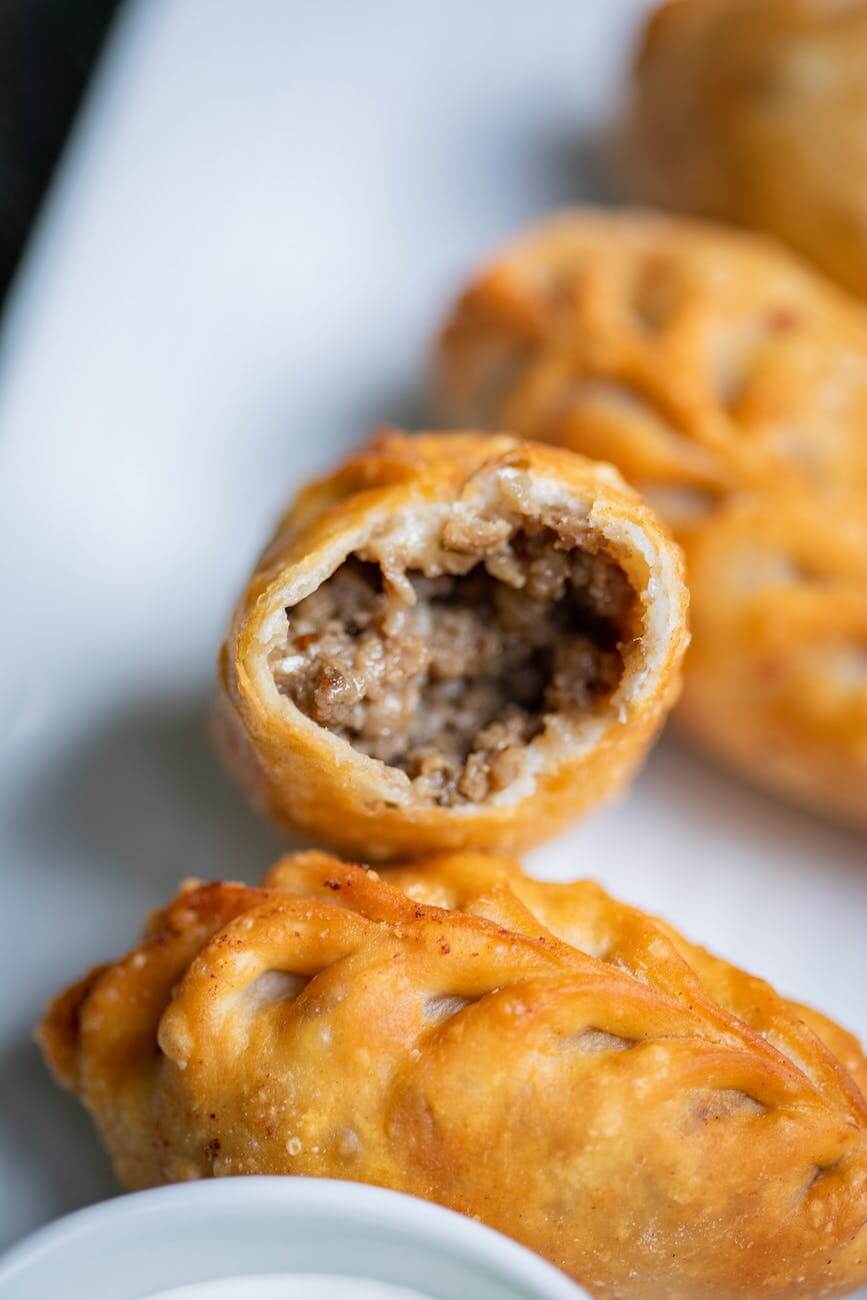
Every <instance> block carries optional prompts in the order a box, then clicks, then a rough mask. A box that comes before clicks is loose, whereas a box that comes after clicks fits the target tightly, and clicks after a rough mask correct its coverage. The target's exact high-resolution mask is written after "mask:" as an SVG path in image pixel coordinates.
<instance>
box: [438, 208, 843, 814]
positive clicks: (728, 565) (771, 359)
mask: <svg viewBox="0 0 867 1300" xmlns="http://www.w3.org/2000/svg"><path fill="white" fill-rule="evenodd" d="M436 374H437V396H438V399H439V402H440V405H441V407H442V408H443V414H444V415H445V416H446V418H450V419H453V420H455V421H461V420H464V419H466V418H468V416H469V415H470V414H471V415H472V418H473V419H474V421H475V422H476V423H477V424H478V425H481V426H483V427H489V428H501V427H509V428H512V429H514V430H515V431H516V432H517V433H519V434H520V435H522V436H525V437H532V438H537V439H543V440H546V441H549V442H552V443H555V444H558V445H560V446H565V447H569V448H572V449H574V450H576V451H579V452H581V453H583V454H585V455H589V456H593V457H596V458H598V459H602V460H605V459H610V460H612V461H613V462H614V463H615V464H616V465H617V466H618V468H619V469H620V470H621V471H622V472H623V473H624V474H625V475H626V476H627V478H629V479H630V480H631V481H632V483H633V484H634V485H635V486H636V487H637V488H638V489H639V490H640V491H641V492H642V493H644V494H645V495H646V496H647V498H648V499H649V500H650V501H651V502H653V503H654V504H655V505H656V506H657V508H658V509H659V511H660V513H661V514H662V515H663V517H664V518H665V519H666V520H667V522H668V523H669V525H670V526H671V527H672V529H673V530H674V532H675V534H676V536H678V537H679V538H680V540H681V541H682V542H683V544H684V546H685V547H686V551H687V576H688V582H689V584H690V588H691V594H692V601H693V609H694V618H693V620H692V622H693V642H692V647H691V649H690V651H689V653H688V655H687V659H686V665H685V687H684V695H683V702H682V704H681V706H680V708H679V709H678V717H679V718H680V719H681V720H682V721H683V722H684V724H685V725H686V727H687V728H688V730H689V732H690V734H692V735H693V736H694V737H695V738H697V739H698V740H700V741H701V743H702V744H703V745H704V746H705V747H706V748H707V749H709V750H710V751H711V752H713V753H714V754H719V755H722V756H723V757H724V758H726V759H727V760H728V761H729V762H731V763H733V764H735V765H736V766H737V767H738V768H740V769H741V770H742V771H744V772H745V773H746V774H748V775H749V776H750V777H752V778H753V779H754V780H756V781H758V782H760V783H762V784H766V785H768V786H770V787H772V788H773V789H774V790H777V791H781V792H784V793H787V794H789V795H790V796H792V797H794V798H796V799H797V800H798V801H800V802H803V803H805V804H807V805H809V806H810V807H812V808H814V809H817V810H819V811H822V812H825V813H829V814H831V815H834V816H838V817H843V818H845V819H846V820H848V821H851V822H854V823H859V824H867V572H865V564H864V558H863V557H864V553H865V552H864V541H865V530H867V316H865V313H864V311H863V309H862V307H861V305H860V304H859V303H856V302H855V301H854V300H853V299H851V298H850V297H848V296H847V295H846V294H844V293H843V292H842V291H840V290H838V289H837V288H835V287H834V286H832V285H831V284H830V283H828V282H827V281H825V280H824V279H823V278H822V277H821V276H819V275H817V274H816V273H814V272H813V271H811V270H810V269H808V268H807V267H805V266H803V265H802V264H801V263H799V262H798V260H797V259H796V258H794V257H793V256H791V255H790V254H789V253H787V252H785V251H784V250H782V249H781V248H778V247H776V246H775V245H773V244H772V243H771V242H769V241H767V240H765V239H760V238H757V237H755V236H751V235H746V234H743V233H739V232H736V231H731V230H726V229H723V228H721V227H714V226H712V225H708V224H705V223H702V222H696V221H691V220H688V219H686V218H672V217H664V216H660V215H657V214H652V213H641V212H612V213H603V212H600V211H574V212H566V213H563V214H560V215H558V216H556V217H554V218H552V219H551V220H549V221H547V222H545V223H543V224H542V225H540V226H538V227H536V228H535V229H531V230H530V231H529V232H527V233H525V234H524V235H522V236H520V237H519V238H517V239H516V240H515V241H514V242H513V243H512V244H511V245H510V246H508V247H507V248H506V249H505V250H503V251H502V252H501V253H500V254H498V255H497V256H495V257H494V259H493V260H492V261H491V262H489V263H488V265H487V266H486V267H484V268H483V269H482V270H481V271H480V272H479V273H478V274H477V275H476V277H475V278H474V279H473V280H472V281H471V282H470V284H469V286H468V288H467V289H466V290H465V292H464V293H463V294H462V296H461V297H460V299H459V301H458V303H457V304H456V306H455V308H454V311H453V313H452V315H451V317H450V319H449V321H448V323H447V325H446V327H445V330H444V332H443V335H442V337H441V340H440V344H439V348H438V353H437V359H436ZM751 530H752V532H751Z"/></svg>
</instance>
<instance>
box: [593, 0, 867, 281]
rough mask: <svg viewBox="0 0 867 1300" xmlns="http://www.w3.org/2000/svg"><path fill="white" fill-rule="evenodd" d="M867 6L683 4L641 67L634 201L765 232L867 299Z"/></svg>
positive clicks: (826, 1) (833, 1) (658, 24)
mask: <svg viewBox="0 0 867 1300" xmlns="http://www.w3.org/2000/svg"><path fill="white" fill-rule="evenodd" d="M865 65H867V4H865V3H864V0H671V2H670V3H667V4H663V5H662V6H661V8H660V9H659V10H657V11H656V13H655V14H654V15H653V17H652V18H651V20H650V22H649V24H648V26H647V30H646V32H645V35H644V40H643V42H642V45H641V49H640V52H639V55H638V58H637V60H636V64H635V73H634V82H633V88H632V91H633V93H632V103H631V107H630V110H629V113H628V121H627V124H626V129H625V131H624V132H623V139H622V142H621V143H622V146H623V147H622V149H621V150H620V153H621V158H620V160H619V161H620V167H621V171H622V173H623V180H624V181H625V183H626V185H627V186H628V187H629V188H630V191H631V193H632V194H633V195H635V196H637V197H639V198H641V199H644V200H648V201H650V202H652V203H655V204H659V205H660V206H661V207H667V208H676V209H679V210H681V211H684V212H697V213H703V214H705V215H707V216H713V217H718V218H723V219H726V220H731V221H737V222H742V223H743V224H744V225H747V226H754V227H756V228H757V229H759V230H764V231H767V232H768V233H769V234H771V235H774V236H776V237H777V238H778V239H781V240H784V241H785V242H786V243H788V244H790V245H791V247H792V248H794V249H796V250H797V251H798V252H799V253H801V254H803V255H804V256H805V257H808V258H809V259H810V260H811V261H813V262H815V263H816V264H817V266H819V267H820V268H821V269H822V270H823V271H825V272H826V273H827V274H828V275H831V276H833V277H834V278H835V279H836V280H838V281H839V282H840V283H841V284H842V285H844V286H845V287H846V288H848V289H851V290H852V291H853V292H855V293H857V294H858V295H860V296H861V297H867V78H865V75H864V68H865Z"/></svg>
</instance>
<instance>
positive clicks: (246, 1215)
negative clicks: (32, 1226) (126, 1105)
mask: <svg viewBox="0 0 867 1300" xmlns="http://www.w3.org/2000/svg"><path fill="white" fill-rule="evenodd" d="M262 1273H266V1274H269V1273H270V1274H271V1275H272V1276H273V1275H274V1274H275V1273H277V1274H283V1275H285V1274H289V1273H296V1274H297V1273H301V1274H304V1273H307V1274H309V1273H320V1274H321V1273H331V1274H337V1275H339V1276H342V1277H351V1278H375V1279H376V1280H377V1281H378V1282H386V1283H391V1284H392V1285H395V1286H400V1287H401V1289H403V1288H404V1287H412V1288H413V1294H415V1288H417V1287H421V1288H422V1289H423V1291H424V1295H425V1297H426V1300H468V1298H469V1297H471V1298H472V1300H581V1297H582V1296H584V1297H586V1295H587V1293H586V1292H585V1291H581V1290H579V1288H578V1287H577V1286H575V1284H574V1283H573V1282H571V1281H570V1280H569V1279H568V1278H567V1277H565V1275H564V1274H563V1273H560V1272H559V1271H558V1270H557V1269H555V1268H553V1267H552V1266H551V1265H550V1264H548V1263H546V1261H545V1260H543V1259H540V1257H539V1256H538V1255H534V1254H533V1253H532V1251H529V1250H527V1249H526V1248H525V1247H524V1246H519V1245H518V1244H517V1242H514V1241H510V1240H509V1238H508V1237H503V1236H501V1235H500V1233H498V1232H494V1231H493V1230H492V1229H491V1228H486V1227H483V1226H482V1224H480V1223H476V1222H475V1221H474V1220H473V1219H469V1218H465V1217H464V1216H463V1215H462V1214H455V1213H454V1212H453V1211H452V1210H445V1209H443V1208H442V1207H441V1206H439V1205H431V1204H430V1202H429V1201H419V1200H416V1198H415V1197H413V1196H402V1195H400V1194H399V1193H398V1192H390V1191H386V1190H384V1189H383V1188H382V1187H364V1186H362V1184H360V1183H344V1182H337V1181H335V1180H333V1179H324V1178H220V1179H208V1181H207V1182H201V1183H180V1184H177V1185H176V1186H174V1187H158V1188H155V1189H153V1190H151V1191H148V1192H137V1193H136V1194H135V1195H133V1196H123V1197H118V1198H117V1199H116V1200H114V1201H109V1202H106V1203H104V1204H102V1205H96V1206H90V1208H88V1209H86V1210H79V1211H78V1212H77V1213H75V1214H71V1215H69V1216H68V1217H67V1218H64V1219H62V1220H61V1221H60V1222H59V1223H53V1224H51V1225H50V1226H49V1227H47V1228H43V1229H42V1230H41V1231H39V1232H36V1233H35V1234H34V1235H33V1236H32V1237H29V1238H28V1239H27V1240H26V1241H25V1242H23V1243H21V1244H19V1245H18V1246H17V1247H15V1248H14V1249H13V1250H12V1251H10V1252H9V1253H8V1255H7V1257H6V1259H5V1260H4V1262H3V1263H0V1296H2V1297H3V1300H46V1298H47V1297H48V1296H69V1297H71V1298H72V1300H143V1298H145V1297H155V1296H156V1295H157V1294H159V1295H163V1294H164V1292H165V1290H166V1289H167V1288H169V1287H171V1288H175V1287H178V1286H181V1285H183V1284H188V1283H192V1282H205V1281H213V1280H214V1279H217V1278H221V1279H222V1278H229V1277H238V1276H239V1275H240V1276H244V1275H246V1274H262ZM283 1289H285V1288H283ZM173 1294H174V1291H173ZM234 1294H235V1295H236V1296H237V1295H238V1294H239V1292H238V1291H235V1292H234ZM296 1294H297V1292H296ZM317 1294H318V1292H317ZM227 1300H228V1297H227Z"/></svg>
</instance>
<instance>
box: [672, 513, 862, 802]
mask: <svg viewBox="0 0 867 1300" xmlns="http://www.w3.org/2000/svg"><path fill="white" fill-rule="evenodd" d="M687 558H688V565H689V573H690V586H691V591H692V606H691V609H692V623H693V628H694V644H693V649H692V651H691V653H690V660H689V671H688V673H687V677H686V688H685V691H684V695H683V698H682V702H681V708H680V715H679V716H680V720H681V722H682V723H683V724H684V725H685V726H686V727H687V729H688V730H689V731H690V732H691V733H692V734H694V735H695V736H696V737H697V738H698V739H699V740H701V741H702V742H704V743H705V744H706V745H707V746H708V747H710V748H712V749H714V750H717V751H718V752H720V753H722V754H724V755H725V756H726V757H727V758H729V759H730V760H731V761H732V762H734V763H736V764H737V765H738V766H739V767H741V768H742V769H743V770H744V771H746V772H749V773H751V774H753V775H754V776H755V777H756V779H758V780H760V781H762V782H764V783H765V784H769V785H772V786H775V787H776V788H778V789H779V790H780V792H781V793H784V794H788V795H790V796H792V797H794V798H796V799H798V800H800V801H802V802H805V803H807V804H809V805H810V806H813V807H815V808H817V809H818V810H819V811H823V812H830V813H833V814H834V815H836V816H838V817H841V818H843V819H845V820H848V821H851V822H853V823H860V824H861V825H865V826H867V496H863V495H862V496H859V497H857V498H856V499H854V500H853V499H851V498H849V497H846V496H842V497H841V496H834V495H826V496H823V497H820V498H818V499H817V498H816V497H813V496H805V495H804V494H803V493H801V492H791V493H781V492H779V491H777V492H774V493H773V495H772V496H769V495H765V494H762V495H758V494H756V495H754V496H751V497H745V498H740V499H733V500H732V501H731V503H730V504H729V505H728V506H726V507H724V508H721V509H719V510H717V511H716V512H715V513H714V514H713V515H712V516H711V517H710V518H709V519H708V520H707V522H706V523H705V524H704V525H703V526H702V527H701V528H699V529H696V530H695V531H694V533H693V535H692V537H691V538H690V539H689V540H688V541H687Z"/></svg>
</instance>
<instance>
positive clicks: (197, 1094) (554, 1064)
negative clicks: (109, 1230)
mask: <svg viewBox="0 0 867 1300" xmlns="http://www.w3.org/2000/svg"><path fill="white" fill-rule="evenodd" d="M804 1017H806V1018H807V1019H808V1020H809V1023H810V1026H811V1028H808V1027H807V1024H806V1023H805V1022H804ZM40 1038H41V1041H42V1045H43V1048H44V1050H45V1052H46V1056H47V1058H48V1061H49V1063H50V1065H51V1067H52V1069H53V1070H54V1072H55V1074H56V1075H57V1077H58V1078H59V1079H60V1081H61V1082H62V1083H64V1084H65V1085H66V1086H67V1087H69V1088H72V1089H73V1090H75V1091H76V1092H77V1093H78V1094H79V1096H80V1097H81V1099H82V1101H83V1102H84V1104H85V1105H86V1106H87V1107H88V1109H89V1110H90V1111H91V1113H92V1115H93V1117H94V1119H95V1120H96V1122H97V1124H98V1126H99V1128H100V1130H101V1132H102V1135H103V1138H104V1140H105V1142H106V1144H107V1146H108V1148H109V1150H110V1152H111V1153H112V1156H113V1158H114V1161H115V1165H116V1168H117V1171H118V1174H119V1176H120V1178H121V1179H122V1180H123V1181H124V1182H125V1183H126V1184H127V1185H128V1186H130V1187H143V1186H148V1185H151V1184H155V1183H160V1182H167V1181H173V1180H177V1179H185V1178H199V1177H208V1176H212V1175H226V1174H244V1173H271V1174H273V1173H287V1174H289V1173H299V1174H310V1175H316V1176H325V1177H337V1178H349V1179H356V1180H360V1181H366V1182H373V1183H379V1184H381V1185H384V1186H388V1187H394V1188H397V1189H400V1190H404V1191H407V1192H411V1193H413V1194H416V1195H420V1196H423V1197H427V1198H429V1199H432V1200H436V1201H440V1202H442V1203H443V1204H446V1205H449V1206H451V1207H453V1208H455V1209H457V1210H459V1211H462V1212H464V1213H467V1214H471V1215H474V1216H477V1217H479V1218H481V1219H482V1220H483V1221H485V1222H487V1223H490V1224H492V1225H493V1226H495V1227H497V1228H499V1229H501V1230H503V1231H505V1232H507V1233H509V1234H511V1235H512V1236H515V1237H517V1238H518V1239H520V1240H521V1241H523V1242H525V1243H526V1244H528V1245H529V1246H531V1247H532V1248H534V1249H536V1250H538V1251H540V1252H541V1253H543V1254H544V1255H547V1256H548V1257H549V1258H550V1259H552V1260H553V1261H554V1262H555V1263H556V1264H558V1265H559V1266H561V1267H562V1268H564V1269H566V1270H567V1271H568V1272H570V1273H571V1274H573V1275H574V1276H575V1277H576V1278H577V1279H578V1280H579V1281H580V1282H582V1283H583V1284H584V1285H585V1286H586V1287H588V1288H589V1289H590V1290H591V1291H592V1292H593V1293H594V1294H596V1295H600V1296H622V1297H625V1296H635V1297H639V1296H640V1297H642V1300H653V1298H654V1297H666V1300H675V1298H677V1297H705V1298H706V1300H710V1298H711V1297H714V1300H718V1298H719V1297H723V1296H725V1297H735V1296H739V1297H755V1296H757V1295H763V1296H773V1297H783V1296H786V1297H794V1296H803V1297H808V1296H809V1297H816V1296H820V1295H842V1294H845V1293H846V1292H847V1291H848V1290H850V1289H852V1288H854V1287H855V1286H857V1285H858V1284H859V1283H863V1282H865V1281H867V1226H865V1223H867V1106H865V1102H864V1098H863V1096H862V1094H861V1092H859V1089H858V1086H857V1083H856V1080H857V1082H858V1083H860V1084H861V1085H862V1086H863V1084H864V1081H865V1079H867V1063H865V1059H864V1057H863V1055H862V1053H861V1050H860V1048H859V1047H858V1044H857V1043H856V1042H855V1040H854V1039H853V1038H852V1037H851V1036H850V1035H848V1034H846V1033H845V1031H843V1030H841V1029H839V1028H838V1027H837V1026H835V1025H833V1024H832V1023H831V1022H830V1021H827V1020H826V1019H825V1018H824V1017H822V1016H820V1015H818V1013H815V1012H807V1011H805V1010H803V1009H802V1008H800V1007H798V1006H796V1005H794V1004H792V1003H790V1002H787V1001H786V1000H785V999H783V998H781V997H780V996H779V995H778V994H776V993H775V992H774V990H773V989H771V988H770V987H769V986H768V985H767V984H765V983H764V982H763V981H761V980H758V979H755V978H753V977H751V976H749V975H746V974H745V973H744V972H742V971H739V970H737V969H736V968H735V967H733V966H731V965H729V964H728V963H727V962H724V961H722V960H720V959H718V958H714V957H712V956H710V955H709V954H707V953H705V952H704V951H703V950H702V949H700V948H697V947H695V946H694V945H692V944H690V943H688V942H687V941H686V940H685V939H683V938H682V937H681V936H680V935H678V934H677V933H676V932H675V931H674V930H673V929H671V927H669V926H667V925H665V924H664V923H662V922H658V921H655V920H653V919H652V918H650V917H648V916H646V915H644V914H643V913H641V912H639V911H637V910H635V909H633V908H630V907H626V906H624V905H622V904H619V903H617V902H615V901H613V900H612V899H609V898H608V897H607V896H606V895H605V894H604V893H603V891H602V890H601V889H599V888H598V887H597V886H595V885H593V884H590V883H587V882H579V883H576V884H569V885H548V884H541V883H539V882H536V881H532V880H530V879H528V878H527V877H526V876H524V875H523V874H522V873H521V871H520V869H519V867H518V866H517V865H516V864H513V863H512V862H510V861H508V860H507V859H503V858H494V857H488V856H485V855H482V854H467V853H465V854H453V855H446V856H442V857H438V858H433V859H430V860H428V861H426V862H422V863H419V864H417V865H416V866H409V867H400V868H396V869H394V870H390V871H386V872H383V873H382V875H377V874H376V873H374V872H367V871H365V870H364V869H362V868H360V867H356V866H351V865H347V864H345V863H342V862H340V861H338V860H337V859H334V858H331V857H329V856H328V855H326V854H324V853H315V852H314V853H306V854H299V855H296V856H294V857H289V858H286V859H284V860H283V861H281V862H280V863H278V864H277V866H276V867H275V868H274V869H273V870H272V871H271V873H270V875H269V876H268V877H267V878H266V881H265V886H264V888H261V889H250V888H246V887H244V886H243V885H238V884H215V885H198V884H196V883H192V884H189V885H187V886H186V887H185V888H184V889H183V890H182V892H181V893H180V895H179V896H178V898H177V899H176V900H175V901H174V902H173V903H172V904H170V905H169V907H168V908H167V909H166V910H165V911H164V912H161V913H159V914H157V915H156V916H155V917H154V918H153V919H152V921H151V922H150V924H149V926H148V927H147V930H146V932H145V938H144V940H143V942H142V944H141V945H140V946H139V947H138V948H136V949H135V950H134V951H133V952H132V953H130V954H129V955H128V956H127V957H125V958H124V959H122V960H121V961H119V962H116V963H113V964H110V965H108V966H106V967H102V968H100V969H98V970H96V971H95V972H93V973H91V975H90V976H88V977H87V978H86V979H85V980H84V981H82V983H81V984H79V985H77V986H75V987H74V988H73V989H71V990H70V991H69V992H68V993H66V994H64V995H62V996H61V997H60V998H59V999H58V1000H57V1002H56V1003H55V1004H54V1005H53V1006H52V1007H51V1008H50V1009H49V1011H48V1013H47V1015H46V1018H45V1020H44V1022H43V1024H42V1026H41V1030H40Z"/></svg>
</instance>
